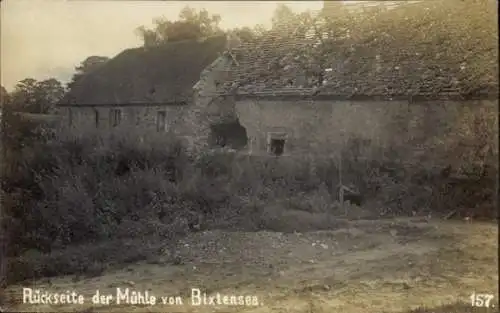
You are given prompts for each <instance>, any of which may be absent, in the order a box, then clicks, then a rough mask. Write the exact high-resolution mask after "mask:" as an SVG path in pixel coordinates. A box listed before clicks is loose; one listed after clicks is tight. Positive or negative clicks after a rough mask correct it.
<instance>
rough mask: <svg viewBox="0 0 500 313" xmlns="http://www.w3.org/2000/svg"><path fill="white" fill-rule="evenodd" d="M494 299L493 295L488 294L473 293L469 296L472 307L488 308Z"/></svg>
mask: <svg viewBox="0 0 500 313" xmlns="http://www.w3.org/2000/svg"><path fill="white" fill-rule="evenodd" d="M494 297H495V296H494V295H492V294H488V293H473V294H472V295H471V296H470V301H471V304H472V306H477V307H484V308H489V307H490V302H491V300H493V298H494Z"/></svg>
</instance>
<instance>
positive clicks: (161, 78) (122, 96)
mask: <svg viewBox="0 0 500 313" xmlns="http://www.w3.org/2000/svg"><path fill="white" fill-rule="evenodd" d="M229 39H230V38H229ZM230 44H233V45H234V43H232V42H231V40H228V38H226V37H225V36H218V37H211V38H206V39H203V40H187V41H180V42H174V43H170V44H167V45H165V46H162V47H157V48H151V49H144V48H136V49H129V50H126V51H124V52H122V53H120V54H119V55H118V56H116V57H115V58H113V59H111V60H110V61H108V62H107V63H106V64H104V65H103V66H102V67H100V68H99V69H96V70H95V71H94V72H91V73H89V74H88V75H86V76H85V77H84V78H82V80H81V81H79V82H78V83H77V84H76V85H75V86H74V87H73V88H72V90H71V91H70V92H69V93H68V94H67V95H66V96H65V97H64V99H63V100H62V101H61V102H60V104H59V112H60V114H61V115H62V116H63V122H62V126H63V129H64V130H67V129H72V130H76V131H77V132H79V133H82V132H83V133H84V132H90V131H96V130H97V131H102V132H107V131H109V130H110V129H122V130H124V131H126V132H129V133H130V135H137V134H140V135H142V136H144V135H147V133H151V132H156V133H157V132H168V131H172V132H174V133H176V134H178V135H179V136H182V137H184V138H186V139H187V140H188V141H189V142H190V143H191V144H193V145H201V146H204V145H207V144H209V143H211V142H213V143H216V142H219V143H220V142H222V141H223V140H221V139H220V138H221V136H220V135H217V134H218V132H219V133H220V132H223V133H224V132H226V133H228V132H229V133H231V134H236V135H237V136H239V138H240V141H238V140H236V141H234V140H233V141H231V140H230V139H229V143H232V144H234V145H236V147H239V146H242V145H245V141H244V140H243V142H242V141H241V138H246V136H245V133H244V129H242V128H241V127H238V126H239V125H237V124H236V125H235V124H234V123H232V121H231V120H229V122H227V121H228V119H227V116H226V117H225V116H223V115H221V116H212V115H211V114H210V112H209V111H208V110H207V108H208V107H209V104H210V102H211V98H210V97H211V96H210V95H212V94H213V92H214V90H215V88H217V86H218V84H220V83H221V82H222V81H224V80H225V79H226V78H227V77H226V76H227V74H228V71H227V70H226V69H227V68H229V66H230V65H231V63H232V62H233V59H232V56H231V55H229V54H227V53H224V52H225V51H226V48H227V46H228V45H230ZM207 94H210V95H207ZM221 105H223V103H221ZM218 111H220V110H218ZM193 139H195V140H193ZM226 141H228V140H226Z"/></svg>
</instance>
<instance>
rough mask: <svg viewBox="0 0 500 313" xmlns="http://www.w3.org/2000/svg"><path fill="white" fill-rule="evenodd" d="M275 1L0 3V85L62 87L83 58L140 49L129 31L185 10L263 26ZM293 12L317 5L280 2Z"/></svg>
mask: <svg viewBox="0 0 500 313" xmlns="http://www.w3.org/2000/svg"><path fill="white" fill-rule="evenodd" d="M277 3H278V2H270V1H269V2H267V1H266V2H264V1H261V2H257V1H255V2H254V1H248V2H247V1H241V2H240V1H227V2H216V1H210V2H202V1H194V2H190V1H87V0H4V1H2V2H1V19H0V21H1V58H0V61H1V67H0V69H1V83H2V85H3V86H5V87H6V88H7V90H9V91H10V90H12V88H13V86H14V85H15V84H16V83H17V82H18V81H19V80H22V79H24V78H27V77H31V78H35V79H45V78H49V77H55V78H57V79H59V80H62V81H64V82H66V81H67V80H68V79H69V78H70V77H71V75H72V74H73V71H74V67H75V66H77V65H78V64H79V63H80V62H81V61H83V60H84V59H85V58H86V57H88V56H91V55H101V56H109V57H113V56H115V55H116V54H118V53H120V52H121V51H123V50H124V49H127V48H133V47H137V46H140V45H141V40H140V38H139V37H138V36H137V35H136V33H135V32H134V30H135V28H136V27H138V26H140V25H147V26H150V25H152V19H153V18H155V17H159V16H162V15H163V16H165V17H167V18H171V19H176V18H177V16H178V14H179V11H180V10H181V9H182V8H183V7H184V6H185V5H189V6H191V7H193V8H197V9H199V8H206V9H207V10H208V11H209V12H211V13H217V14H220V15H221V17H222V22H221V26H222V27H223V28H232V27H238V26H252V25H256V24H265V25H266V26H267V25H269V23H270V21H271V16H272V13H273V10H274V8H275V7H276V5H277ZM280 3H285V4H287V5H288V6H290V7H291V8H292V9H293V10H294V11H304V10H307V9H311V10H318V9H320V8H321V6H322V2H321V1H303V2H301V1H290V2H280Z"/></svg>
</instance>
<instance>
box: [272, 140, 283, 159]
mask: <svg viewBox="0 0 500 313" xmlns="http://www.w3.org/2000/svg"><path fill="white" fill-rule="evenodd" d="M270 149H271V153H272V154H273V155H276V156H280V155H282V154H283V153H284V152H285V139H271V144H270Z"/></svg>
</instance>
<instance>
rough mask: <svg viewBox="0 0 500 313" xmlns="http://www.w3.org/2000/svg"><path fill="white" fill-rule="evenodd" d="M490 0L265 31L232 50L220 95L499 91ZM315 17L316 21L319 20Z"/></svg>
mask: <svg viewBox="0 0 500 313" xmlns="http://www.w3.org/2000/svg"><path fill="white" fill-rule="evenodd" d="M496 12H497V10H496V2H495V1H494V0H470V1H456V0H443V1H424V2H420V3H414V4H410V5H401V6H398V7H395V8H392V9H391V10H387V9H383V8H376V7H375V8H369V9H366V10H363V11H362V12H354V13H353V12H350V13H349V12H347V11H346V12H343V13H342V14H343V15H342V16H340V15H338V16H334V17H330V18H329V19H326V20H327V21H328V22H324V21H325V19H324V17H323V16H322V15H321V14H319V15H318V16H317V17H316V18H315V22H314V24H311V27H310V31H309V32H307V33H302V34H300V35H298V34H297V33H296V32H295V33H294V29H295V30H296V28H294V25H290V28H289V29H288V31H286V32H283V31H281V32H278V31H269V32H268V33H267V34H265V35H263V36H262V37H261V38H259V39H258V40H256V41H254V42H248V43H246V44H244V45H242V46H240V47H239V48H238V49H235V50H234V51H233V53H234V54H235V55H236V57H237V60H238V62H239V66H235V67H234V68H233V73H232V77H233V80H232V81H231V82H228V83H226V84H225V85H224V87H223V88H221V89H220V92H221V93H222V94H228V93H237V94H240V95H244V94H246V95H258V94H260V95H269V94H272V95H277V94H302V95H315V94H323V95H327V94H331V95H343V96H374V95H376V96H397V95H404V96H412V95H413V96H417V95H427V96H433V95H437V94H458V95H463V96H466V95H473V94H489V95H492V94H494V95H495V96H497V95H498V46H497V44H498V43H497V40H498V29H497V24H496V23H497V18H496ZM321 21H323V22H322V24H321Z"/></svg>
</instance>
